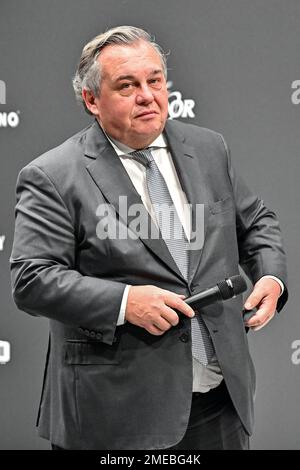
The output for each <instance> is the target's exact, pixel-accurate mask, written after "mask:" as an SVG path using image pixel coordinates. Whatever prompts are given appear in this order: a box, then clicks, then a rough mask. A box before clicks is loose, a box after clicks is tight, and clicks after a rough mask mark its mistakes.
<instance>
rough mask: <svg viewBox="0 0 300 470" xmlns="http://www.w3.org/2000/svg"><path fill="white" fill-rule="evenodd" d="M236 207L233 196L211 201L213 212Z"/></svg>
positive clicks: (211, 210) (216, 212)
mask: <svg viewBox="0 0 300 470" xmlns="http://www.w3.org/2000/svg"><path fill="white" fill-rule="evenodd" d="M233 209H234V202H233V199H232V197H231V196H228V197H225V198H223V199H220V200H219V201H214V202H210V203H209V210H210V212H211V213H212V214H220V213H222V212H227V211H230V210H233Z"/></svg>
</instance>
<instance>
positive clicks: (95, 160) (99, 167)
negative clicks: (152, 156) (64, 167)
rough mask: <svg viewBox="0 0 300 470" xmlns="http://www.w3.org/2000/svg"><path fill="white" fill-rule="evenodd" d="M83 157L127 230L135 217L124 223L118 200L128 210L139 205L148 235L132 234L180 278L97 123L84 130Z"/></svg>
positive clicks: (92, 175)
mask: <svg viewBox="0 0 300 470" xmlns="http://www.w3.org/2000/svg"><path fill="white" fill-rule="evenodd" d="M85 155H86V156H87V157H89V159H88V162H87V170H88V172H89V173H90V175H91V177H92V178H93V180H94V181H95V183H96V184H97V186H98V187H99V189H100V190H101V192H102V193H103V195H104V197H105V198H106V199H107V201H108V202H109V203H110V204H112V206H113V207H114V209H115V210H116V212H117V214H119V216H120V218H121V219H122V220H123V222H124V223H126V225H127V226H129V225H130V229H131V230H133V231H135V230H134V229H133V228H132V224H131V222H132V221H133V219H134V218H135V217H136V215H132V216H130V215H129V214H128V213H127V214H126V215H127V220H124V218H123V217H122V215H123V213H122V210H121V208H120V199H119V198H120V197H123V198H124V196H126V197H127V208H129V207H132V206H133V205H134V204H138V205H139V209H140V211H141V219H142V220H146V221H147V227H148V232H147V233H146V234H144V235H140V234H139V233H138V232H135V233H136V235H137V236H138V237H139V238H140V239H141V240H142V242H143V243H144V244H145V245H146V246H147V247H148V248H149V249H150V250H151V251H152V252H153V254H155V255H156V256H158V257H159V258H160V259H161V260H162V261H163V262H164V263H165V264H166V265H167V266H168V268H169V269H171V270H172V271H173V272H174V273H176V274H177V276H179V277H180V278H181V279H183V277H182V274H181V273H180V271H179V269H178V267H177V265H176V263H175V261H174V259H173V258H172V256H171V254H170V252H169V250H168V248H167V246H166V244H165V242H164V240H163V239H162V237H161V234H160V231H159V230H158V229H157V227H156V226H155V224H154V223H153V221H152V219H151V217H150V215H149V214H148V212H147V210H146V208H145V207H144V205H143V203H142V199H141V197H140V195H139V194H138V193H137V191H136V189H135V187H134V185H133V184H132V181H131V179H130V178H129V176H128V173H127V172H126V170H125V168H124V166H123V164H122V162H121V161H120V158H119V156H118V155H117V154H116V152H115V151H114V149H113V147H112V146H111V145H110V143H109V141H108V140H107V138H106V137H105V135H104V133H103V131H102V130H101V128H100V126H99V125H98V123H97V122H95V123H94V124H93V125H92V126H91V127H90V128H89V129H88V131H87V135H86V145H85ZM151 234H152V236H151ZM153 235H154V236H153Z"/></svg>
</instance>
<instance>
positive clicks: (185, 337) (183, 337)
mask: <svg viewBox="0 0 300 470" xmlns="http://www.w3.org/2000/svg"><path fill="white" fill-rule="evenodd" d="M179 339H180V341H182V342H183V343H187V342H188V340H189V334H188V333H186V332H185V333H182V335H180V336H179Z"/></svg>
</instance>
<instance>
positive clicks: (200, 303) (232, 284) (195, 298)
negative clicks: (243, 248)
mask: <svg viewBox="0 0 300 470" xmlns="http://www.w3.org/2000/svg"><path fill="white" fill-rule="evenodd" d="M246 289H247V284H246V281H245V279H244V278H243V277H242V276H240V275H237V276H232V277H229V278H228V279H225V280H224V281H221V282H218V283H217V285H216V286H214V287H211V288H209V289H205V290H204V291H202V292H199V293H198V294H195V295H192V296H191V297H188V298H186V299H183V301H184V302H186V303H187V304H188V305H191V307H193V306H195V307H196V308H197V309H198V308H202V307H205V306H207V305H210V304H212V303H214V302H217V301H218V300H227V299H232V298H233V297H236V296H237V295H239V294H242V292H244V291H245V290H246ZM195 313H196V312H195ZM196 314H197V313H196Z"/></svg>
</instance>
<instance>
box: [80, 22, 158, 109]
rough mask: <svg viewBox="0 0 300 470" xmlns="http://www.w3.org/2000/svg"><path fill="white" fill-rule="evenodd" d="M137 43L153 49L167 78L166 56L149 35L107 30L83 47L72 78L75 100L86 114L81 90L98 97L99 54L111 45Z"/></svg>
mask: <svg viewBox="0 0 300 470" xmlns="http://www.w3.org/2000/svg"><path fill="white" fill-rule="evenodd" d="M137 41H146V42H148V43H149V44H151V45H152V46H153V47H154V49H155V50H156V51H157V52H158V54H159V56H160V58H161V63H162V68H163V73H164V76H165V77H166V78H167V62H166V54H165V53H164V52H163V50H162V48H161V47H160V46H159V45H158V44H156V42H155V40H154V38H152V37H151V36H150V34H149V33H147V32H146V31H144V30H143V29H140V28H135V27H134V26H117V27H116V28H112V29H109V30H108V31H106V32H105V33H103V34H99V35H98V36H96V37H95V38H94V39H92V40H91V41H90V42H88V43H87V44H86V45H85V46H84V48H83V50H82V53H81V57H80V61H79V64H78V66H77V70H76V73H75V76H74V78H73V88H74V91H75V96H76V99H77V101H78V102H79V103H82V104H83V105H84V108H85V111H86V112H87V113H89V114H92V113H91V112H90V111H89V110H88V109H87V107H86V105H85V102H84V100H83V98H82V90H83V89H84V88H85V89H86V90H89V91H91V92H92V93H93V94H94V96H97V97H98V96H99V93H100V84H101V68H100V64H99V61H97V59H98V57H99V55H100V52H101V51H102V50H103V49H104V48H105V47H106V46H109V45H111V44H118V45H119V44H123V45H131V44H133V43H135V42H137Z"/></svg>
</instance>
